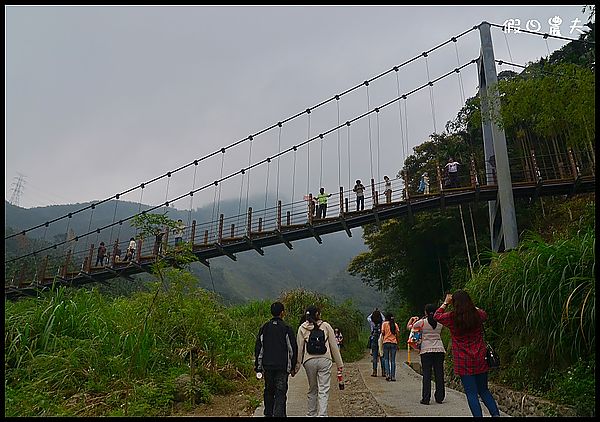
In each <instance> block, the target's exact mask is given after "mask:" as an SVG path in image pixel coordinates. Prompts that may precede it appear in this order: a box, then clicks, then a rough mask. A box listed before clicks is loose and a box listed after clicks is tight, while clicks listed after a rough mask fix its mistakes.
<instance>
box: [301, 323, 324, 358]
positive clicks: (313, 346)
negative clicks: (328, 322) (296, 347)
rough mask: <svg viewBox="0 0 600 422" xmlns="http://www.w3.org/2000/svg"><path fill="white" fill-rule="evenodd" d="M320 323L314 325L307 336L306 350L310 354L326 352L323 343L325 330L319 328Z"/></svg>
mask: <svg viewBox="0 0 600 422" xmlns="http://www.w3.org/2000/svg"><path fill="white" fill-rule="evenodd" d="M319 327H320V325H316V326H315V327H314V328H313V329H312V330H311V331H310V335H309V336H308V343H307V344H306V351H307V352H308V353H310V354H311V355H324V354H325V353H327V346H326V344H325V331H323V330H321V328H319Z"/></svg>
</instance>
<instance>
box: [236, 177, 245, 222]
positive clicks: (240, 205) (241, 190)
mask: <svg viewBox="0 0 600 422" xmlns="http://www.w3.org/2000/svg"><path fill="white" fill-rule="evenodd" d="M245 176H246V172H245V171H242V176H241V177H240V200H239V201H238V216H237V220H236V224H237V225H238V227H239V226H240V217H241V216H242V198H243V196H244V177H245ZM247 212H248V210H247V209H246V211H245V213H247Z"/></svg>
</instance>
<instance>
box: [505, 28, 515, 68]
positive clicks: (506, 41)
mask: <svg viewBox="0 0 600 422" xmlns="http://www.w3.org/2000/svg"><path fill="white" fill-rule="evenodd" d="M502 33H503V34H504V42H505V43H506V50H507V51H508V57H510V61H511V63H514V61H513V58H512V53H511V52H510V46H509V45H508V37H507V36H506V31H502ZM514 68H515V67H514V66H513V69H514Z"/></svg>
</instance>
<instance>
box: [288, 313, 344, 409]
mask: <svg viewBox="0 0 600 422" xmlns="http://www.w3.org/2000/svg"><path fill="white" fill-rule="evenodd" d="M304 319H305V320H304V322H303V323H302V324H300V327H298V334H297V336H296V341H297V342H298V363H297V364H296V372H298V371H299V370H300V365H304V370H305V371H306V377H307V378H308V394H307V399H308V412H307V414H306V416H327V402H328V401H329V387H330V384H331V367H332V366H333V361H335V363H336V365H337V369H338V372H341V371H342V369H343V367H344V362H343V361H342V355H341V354H340V350H339V349H338V347H337V344H336V341H335V333H334V331H333V328H332V327H331V325H330V324H329V323H328V322H326V321H323V320H322V319H321V311H320V309H319V308H317V307H316V306H314V305H311V306H309V307H308V308H306V312H305V313H304Z"/></svg>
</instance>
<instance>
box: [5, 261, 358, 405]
mask: <svg viewBox="0 0 600 422" xmlns="http://www.w3.org/2000/svg"><path fill="white" fill-rule="evenodd" d="M195 282H196V280H195V279H194V278H193V276H192V275H191V274H190V273H188V272H186V271H182V270H178V269H174V268H171V269H167V270H165V271H164V272H163V279H162V281H156V282H155V283H154V284H153V285H151V287H152V288H153V289H155V291H156V292H160V294H156V293H148V292H138V293H136V294H133V295H132V296H131V297H128V298H125V297H121V298H107V297H105V296H103V295H101V294H99V293H98V291H97V290H86V289H78V290H75V289H65V288H58V289H56V290H54V291H53V292H52V293H51V294H49V295H47V296H44V297H41V298H39V299H38V298H28V299H23V300H20V301H16V302H10V301H7V302H5V305H6V309H5V324H4V327H5V329H4V330H5V331H4V339H5V405H6V411H5V415H6V416H167V415H169V414H170V411H171V407H172V403H173V400H174V397H175V385H176V382H175V380H176V379H177V378H178V377H179V376H181V375H184V374H189V375H190V379H193V380H194V382H192V383H190V384H191V385H189V386H188V388H187V391H188V394H189V397H190V399H191V397H193V398H194V400H196V401H197V402H209V401H210V400H211V398H212V396H213V395H215V394H224V393H229V392H232V391H234V390H236V389H238V388H242V387H243V386H244V385H248V383H254V382H256V380H255V379H254V377H253V375H254V371H253V363H254V362H253V361H254V344H255V340H256V334H257V333H258V329H259V328H260V326H261V325H262V324H264V322H266V321H268V320H269V319H270V318H271V314H270V304H271V301H258V302H252V303H248V304H245V305H241V306H232V307H225V306H224V305H222V304H221V303H220V302H219V300H218V298H217V297H216V296H215V295H214V294H213V293H211V292H208V291H205V290H203V289H195V288H193V285H194V284H195ZM286 298H287V300H288V303H289V305H288V306H289V307H288V309H290V310H291V313H290V323H291V324H292V325H295V327H296V328H297V323H298V321H297V320H296V321H294V318H292V317H291V315H293V313H294V311H293V309H301V308H302V307H303V306H304V304H303V303H304V301H306V302H307V303H308V301H311V303H312V301H313V300H314V299H318V300H317V301H316V302H317V303H321V304H324V306H323V311H324V316H325V317H326V318H327V320H328V321H329V322H331V323H332V324H333V325H334V326H339V327H341V329H342V330H343V332H344V336H345V337H346V338H345V342H346V344H347V346H348V350H344V351H343V352H342V353H344V359H346V360H352V356H353V354H354V355H355V354H357V352H356V351H357V350H359V347H358V346H357V342H358V338H359V337H360V335H361V333H360V327H361V323H362V321H363V318H364V317H363V315H362V314H361V313H360V312H359V311H358V310H356V308H354V307H353V306H352V305H351V303H350V302H345V303H342V304H340V305H336V304H334V303H333V302H332V301H331V299H329V298H327V297H324V296H323V297H320V296H319V295H318V294H316V293H308V292H306V293H305V292H299V297H294V294H293V293H288V294H286ZM294 304H296V305H294ZM296 315H298V314H296ZM362 343H363V342H362V341H361V344H362ZM362 351H363V350H362V349H360V352H361V353H360V355H361V356H362ZM192 372H193V374H194V377H193V378H192V377H191V374H192Z"/></svg>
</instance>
